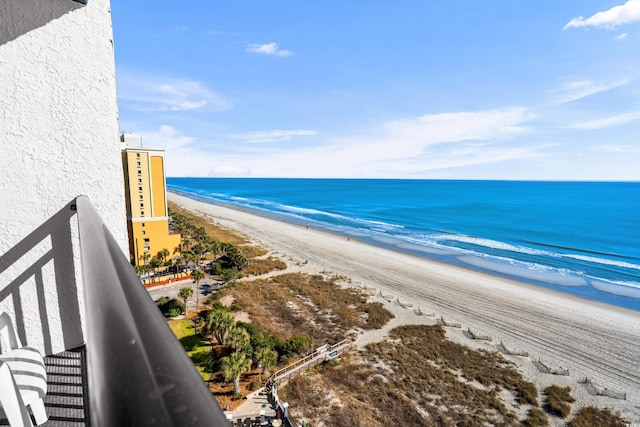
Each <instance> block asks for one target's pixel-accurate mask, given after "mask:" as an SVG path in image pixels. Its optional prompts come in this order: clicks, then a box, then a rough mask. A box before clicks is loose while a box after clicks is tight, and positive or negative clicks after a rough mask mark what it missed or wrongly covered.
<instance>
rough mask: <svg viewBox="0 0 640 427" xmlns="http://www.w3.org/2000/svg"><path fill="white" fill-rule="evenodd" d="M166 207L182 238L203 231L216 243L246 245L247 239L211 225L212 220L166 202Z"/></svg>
mask: <svg viewBox="0 0 640 427" xmlns="http://www.w3.org/2000/svg"><path fill="white" fill-rule="evenodd" d="M168 207H169V216H170V217H171V219H172V224H173V227H174V228H175V229H176V230H178V231H179V232H180V234H182V235H183V237H185V236H192V237H193V236H196V235H197V233H201V232H199V231H198V229H203V230H204V231H205V233H206V235H207V236H209V237H210V238H211V239H213V240H215V241H216V242H226V243H230V244H232V245H243V244H246V243H247V239H245V238H244V237H243V236H241V235H240V234H238V233H236V232H235V231H233V230H229V229H227V228H224V227H222V226H220V225H218V224H213V223H212V221H213V219H212V218H209V217H205V216H203V215H197V214H194V213H192V212H190V211H188V210H186V209H182V208H181V207H179V206H178V205H176V204H175V203H172V202H168Z"/></svg>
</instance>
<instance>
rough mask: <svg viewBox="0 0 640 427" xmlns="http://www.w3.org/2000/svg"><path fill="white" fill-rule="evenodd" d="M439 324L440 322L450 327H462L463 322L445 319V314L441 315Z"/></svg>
mask: <svg viewBox="0 0 640 427" xmlns="http://www.w3.org/2000/svg"><path fill="white" fill-rule="evenodd" d="M438 324H440V325H442V326H447V327H449V328H462V323H458V322H448V321H446V320H444V317H443V316H440V319H438Z"/></svg>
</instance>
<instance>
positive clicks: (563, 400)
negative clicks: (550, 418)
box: [544, 384, 575, 418]
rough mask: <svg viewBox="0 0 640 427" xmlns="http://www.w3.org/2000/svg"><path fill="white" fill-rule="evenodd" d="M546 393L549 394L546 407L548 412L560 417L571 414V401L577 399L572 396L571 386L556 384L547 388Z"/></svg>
mask: <svg viewBox="0 0 640 427" xmlns="http://www.w3.org/2000/svg"><path fill="white" fill-rule="evenodd" d="M544 394H545V395H546V396H547V401H546V403H545V405H544V409H545V410H546V411H547V412H548V413H550V414H551V415H555V416H557V417H560V418H566V417H567V416H568V415H569V413H570V412H571V405H570V403H573V402H574V401H575V399H574V398H573V397H572V396H571V388H570V387H560V386H558V385H555V384H554V385H551V386H549V387H547V388H545V389H544Z"/></svg>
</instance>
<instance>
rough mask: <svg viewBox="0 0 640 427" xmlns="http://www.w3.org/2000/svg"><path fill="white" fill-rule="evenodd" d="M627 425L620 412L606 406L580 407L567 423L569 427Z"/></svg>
mask: <svg viewBox="0 0 640 427" xmlns="http://www.w3.org/2000/svg"><path fill="white" fill-rule="evenodd" d="M627 425H628V424H627V422H626V421H625V420H624V419H622V417H621V416H620V414H618V413H615V412H613V411H611V410H610V409H608V408H606V409H601V408H596V407H595V406H587V407H584V408H582V409H580V410H579V411H578V412H577V413H576V416H575V417H574V418H573V421H571V423H570V424H569V426H571V427H626V426H627Z"/></svg>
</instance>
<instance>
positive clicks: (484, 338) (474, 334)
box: [464, 328, 493, 341]
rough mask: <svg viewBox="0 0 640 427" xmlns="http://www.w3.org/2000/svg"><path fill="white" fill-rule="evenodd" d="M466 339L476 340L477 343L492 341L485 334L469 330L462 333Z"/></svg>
mask: <svg viewBox="0 0 640 427" xmlns="http://www.w3.org/2000/svg"><path fill="white" fill-rule="evenodd" d="M464 334H465V335H466V336H467V337H468V338H471V339H472V340H477V341H493V339H492V338H491V336H490V335H487V334H482V333H480V332H478V331H472V330H471V328H467V330H466V332H465V333H464Z"/></svg>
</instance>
